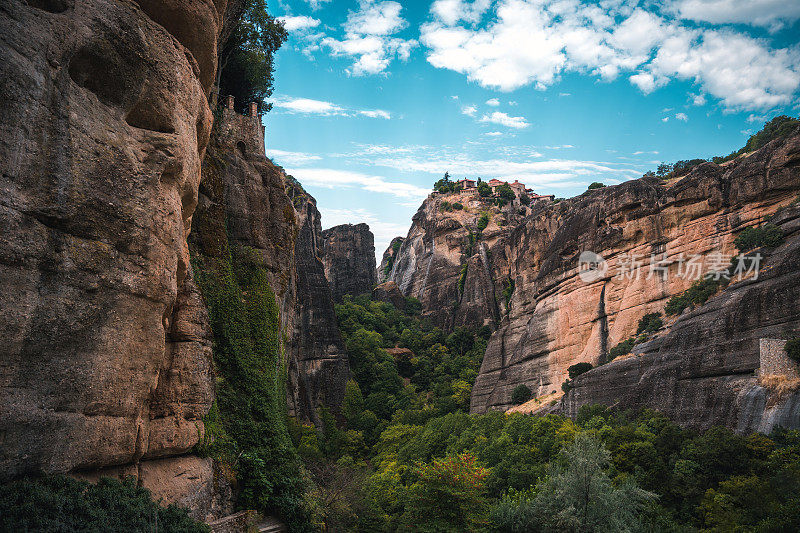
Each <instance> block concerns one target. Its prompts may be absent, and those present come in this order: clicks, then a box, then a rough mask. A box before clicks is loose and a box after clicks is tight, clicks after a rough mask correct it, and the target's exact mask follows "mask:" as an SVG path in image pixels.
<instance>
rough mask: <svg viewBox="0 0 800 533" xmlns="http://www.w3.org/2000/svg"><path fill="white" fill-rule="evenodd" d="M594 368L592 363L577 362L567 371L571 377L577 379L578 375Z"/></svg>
mask: <svg viewBox="0 0 800 533" xmlns="http://www.w3.org/2000/svg"><path fill="white" fill-rule="evenodd" d="M592 368H594V367H593V366H592V363H575V364H574V365H572V366H570V367H569V368H567V372H568V373H569V378H570V379H575V378H576V377H578V376H580V375H581V374H585V373H586V372H588V371H589V370H591V369H592Z"/></svg>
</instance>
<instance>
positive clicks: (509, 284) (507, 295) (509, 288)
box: [503, 278, 514, 307]
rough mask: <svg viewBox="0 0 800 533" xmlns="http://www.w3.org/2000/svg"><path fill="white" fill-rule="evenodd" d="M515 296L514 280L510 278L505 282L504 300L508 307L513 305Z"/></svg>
mask: <svg viewBox="0 0 800 533" xmlns="http://www.w3.org/2000/svg"><path fill="white" fill-rule="evenodd" d="M513 294H514V280H513V279H512V278H508V279H506V280H505V281H504V282H503V300H505V302H506V307H508V304H509V303H511V296H513Z"/></svg>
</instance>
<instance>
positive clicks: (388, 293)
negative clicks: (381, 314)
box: [372, 281, 406, 310]
mask: <svg viewBox="0 0 800 533" xmlns="http://www.w3.org/2000/svg"><path fill="white" fill-rule="evenodd" d="M372 299H373V300H376V301H378V302H387V303H390V304H392V305H393V306H395V307H396V308H398V309H401V310H402V309H405V307H406V299H405V297H404V296H403V293H402V292H400V288H399V287H398V286H397V283H395V282H394V281H387V282H385V283H381V284H380V285H378V286H377V287H375V289H373V291H372Z"/></svg>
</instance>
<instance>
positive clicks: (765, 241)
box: [733, 223, 783, 252]
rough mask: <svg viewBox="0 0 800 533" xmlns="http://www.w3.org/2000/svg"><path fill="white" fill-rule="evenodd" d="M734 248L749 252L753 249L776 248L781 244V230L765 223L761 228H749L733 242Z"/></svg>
mask: <svg viewBox="0 0 800 533" xmlns="http://www.w3.org/2000/svg"><path fill="white" fill-rule="evenodd" d="M733 244H734V245H735V246H736V248H737V249H738V250H740V251H742V252H749V251H750V250H754V249H755V248H762V247H764V248H776V247H778V246H780V245H781V244H783V230H781V228H779V227H778V226H776V225H775V224H771V223H766V224H762V225H761V226H757V227H756V226H750V227H747V228H745V229H744V230H742V232H741V233H739V235H737V236H736V239H735V240H734V241H733Z"/></svg>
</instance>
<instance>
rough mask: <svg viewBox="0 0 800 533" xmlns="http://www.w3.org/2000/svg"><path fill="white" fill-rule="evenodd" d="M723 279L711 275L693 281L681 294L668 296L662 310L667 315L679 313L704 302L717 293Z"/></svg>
mask: <svg viewBox="0 0 800 533" xmlns="http://www.w3.org/2000/svg"><path fill="white" fill-rule="evenodd" d="M724 281H725V278H724V277H721V278H720V279H714V278H713V277H712V276H709V277H705V278H703V279H701V280H697V281H695V282H694V283H692V285H691V287H689V288H688V289H686V290H685V291H683V292H682V293H681V294H679V295H677V296H673V297H672V298H670V299H669V301H667V305H666V306H665V307H664V312H665V313H666V314H668V315H679V314H681V313H682V312H683V310H684V309H686V308H687V307H695V306H698V305H702V304H704V303H706V301H707V300H708V299H709V298H711V297H712V296H714V295H715V294H716V293H717V291H718V290H719V288H720V287H721V286H722V285H723V282H724Z"/></svg>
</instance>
